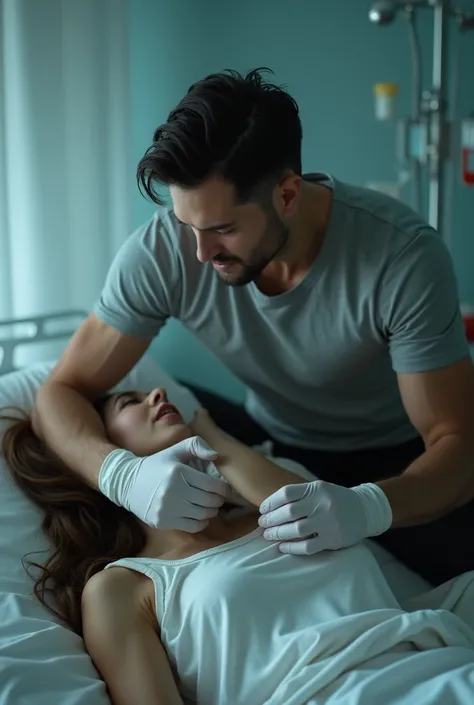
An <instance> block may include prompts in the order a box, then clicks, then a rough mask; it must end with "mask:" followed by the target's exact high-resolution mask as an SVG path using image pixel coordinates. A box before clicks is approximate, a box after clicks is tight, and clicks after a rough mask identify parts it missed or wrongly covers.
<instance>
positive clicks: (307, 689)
mask: <svg viewBox="0 0 474 705" xmlns="http://www.w3.org/2000/svg"><path fill="white" fill-rule="evenodd" d="M262 534H263V529H261V528H257V529H255V530H254V531H252V532H251V533H250V534H248V535H246V536H244V537H242V538H239V539H237V540H235V541H231V542H230V543H226V544H223V545H220V546H216V547H213V548H210V549H208V550H205V551H202V552H200V553H198V554H196V555H194V556H190V557H188V558H183V559H180V560H162V559H154V558H126V559H123V560H119V561H116V562H115V563H113V564H110V565H109V566H107V567H111V565H114V566H124V567H127V568H131V569H132V570H135V571H138V572H140V573H143V574H144V575H146V576H148V577H149V578H150V579H151V580H152V581H153V583H154V586H155V595H156V614H157V618H158V622H159V625H160V628H161V640H162V643H163V645H164V647H165V649H166V652H167V654H168V658H169V660H170V663H171V665H172V668H173V671H174V674H175V677H176V680H177V682H178V687H179V689H180V691H181V694H182V696H183V697H184V698H186V699H188V698H189V699H190V700H191V701H194V702H197V703H199V704H202V705H261V704H263V703H265V705H282V704H283V703H284V704H285V705H302V704H303V703H307V702H309V701H311V702H312V700H311V697H312V696H314V695H316V694H318V700H317V702H318V703H320V702H324V701H325V700H326V698H325V693H327V690H325V689H326V688H327V687H328V686H329V689H330V690H332V689H333V687H334V684H335V682H336V681H338V679H339V678H340V677H341V676H342V675H343V674H345V673H346V672H347V670H348V669H356V668H357V665H358V664H360V663H361V662H362V661H365V662H367V659H369V658H371V657H376V656H378V655H379V654H383V655H384V658H385V657H386V655H387V651H390V647H391V646H392V647H395V648H394V650H393V651H390V653H393V656H394V658H398V657H399V656H402V655H403V653H404V654H405V656H406V654H407V651H411V650H413V649H414V646H413V644H411V645H410V644H409V643H408V642H413V641H414V642H416V643H417V644H418V647H420V646H421V647H423V645H424V644H425V645H426V646H427V647H428V648H429V647H430V644H431V642H430V638H433V637H432V636H431V637H428V635H427V636H425V637H423V634H424V628H423V625H422V623H420V622H419V621H418V627H417V628H416V629H415V630H414V627H413V624H412V623H411V622H410V619H411V618H410V617H409V615H408V614H407V613H405V612H403V611H402V610H401V608H400V605H399V603H398V602H397V600H396V598H395V596H394V595H393V593H392V592H391V590H390V588H389V586H388V584H387V582H386V581H385V579H384V577H383V574H382V573H381V571H380V568H379V566H378V564H377V562H376V560H375V558H374V557H373V555H372V553H371V552H370V550H369V549H368V548H366V547H365V546H363V545H358V546H354V547H351V548H348V549H344V550H340V551H333V552H332V551H325V552H322V553H320V554H318V555H315V556H290V555H287V554H282V553H280V551H279V550H278V547H277V545H276V544H274V543H269V542H268V541H266V540H265V539H264V538H263V536H262ZM407 620H408V621H407ZM428 621H429V620H428ZM414 631H415V633H416V635H417V636H416V637H414ZM435 631H436V630H435ZM429 633H430V634H431V635H432V634H433V625H431V631H430V632H429ZM420 634H421V636H420ZM423 639H424V640H425V641H423ZM436 644H438V645H439V638H437V641H436ZM397 645H398V646H397ZM362 671H363V669H362ZM362 671H361V674H362ZM353 676H354V671H352V674H351V677H353ZM361 677H364V678H365V677H366V676H363V675H361ZM320 698H321V699H320Z"/></svg>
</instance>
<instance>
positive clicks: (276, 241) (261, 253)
mask: <svg viewBox="0 0 474 705" xmlns="http://www.w3.org/2000/svg"><path fill="white" fill-rule="evenodd" d="M289 237H290V230H289V228H288V227H287V226H286V225H285V224H284V223H282V222H281V220H280V219H279V218H278V216H277V215H276V213H273V215H271V216H270V217H269V220H268V223H267V227H266V228H265V232H264V234H263V236H262V239H261V241H260V242H259V244H258V245H257V246H256V247H255V250H254V251H253V252H252V253H251V255H250V256H249V258H248V259H247V260H243V259H241V258H240V257H232V256H226V255H218V256H217V257H214V258H213V261H214V262H216V263H221V262H222V263H225V262H230V263H234V262H235V264H236V265H237V266H238V269H239V270H240V273H238V274H225V273H219V276H220V278H221V279H222V281H223V282H224V283H225V284H228V285H229V286H245V285H246V284H250V282H253V281H255V279H257V278H258V277H259V276H260V274H261V273H262V272H263V270H264V269H265V267H267V266H268V265H269V264H270V262H271V261H272V260H273V259H275V257H276V256H277V255H279V254H280V252H281V251H282V250H283V249H284V248H285V246H286V244H287V242H288V239H289Z"/></svg>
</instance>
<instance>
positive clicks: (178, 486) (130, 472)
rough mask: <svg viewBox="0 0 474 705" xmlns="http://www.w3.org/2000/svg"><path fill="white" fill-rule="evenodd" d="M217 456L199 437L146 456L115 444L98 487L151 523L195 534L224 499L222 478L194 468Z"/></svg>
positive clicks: (216, 510) (105, 463)
mask: <svg viewBox="0 0 474 705" xmlns="http://www.w3.org/2000/svg"><path fill="white" fill-rule="evenodd" d="M216 457H217V454H216V453H215V452H214V451H213V450H212V449H211V448H209V446H208V445H207V444H206V443H205V442H204V441H203V440H202V438H200V437H199V436H193V437H192V438H186V440H184V441H181V442H180V443H176V444H175V445H173V446H171V447H170V448H166V449H165V450H162V451H160V452H158V453H155V454H154V455H150V456H147V457H144V458H139V457H137V456H136V455H134V454H133V453H131V452H130V451H128V450H122V449H116V450H113V451H112V452H111V453H109V455H108V456H107V457H106V459H105V460H104V462H103V463H102V467H101V469H100V473H99V489H100V491H101V492H102V494H104V495H105V496H106V497H108V498H109V499H110V500H111V501H112V502H114V503H115V504H118V505H119V506H122V507H124V508H125V509H128V511H130V512H132V513H133V514H135V516H137V517H138V518H139V519H141V520H142V521H144V522H145V523H146V524H148V525H149V526H153V527H155V528H157V529H178V530H180V531H188V532H189V533H196V532H198V531H202V530H203V529H205V528H206V526H207V525H208V523H209V520H210V519H212V518H213V517H214V516H216V514H217V512H218V510H219V507H221V506H222V504H224V502H226V501H227V499H228V493H229V489H228V488H229V486H228V484H227V483H226V482H224V481H223V480H218V479H216V478H214V477H210V476H209V475H207V474H205V473H203V472H202V471H201V470H200V469H195V467H192V465H193V462H194V463H195V466H196V467H198V468H200V467H202V465H201V464H200V461H202V460H207V461H211V460H213V459H215V458H216Z"/></svg>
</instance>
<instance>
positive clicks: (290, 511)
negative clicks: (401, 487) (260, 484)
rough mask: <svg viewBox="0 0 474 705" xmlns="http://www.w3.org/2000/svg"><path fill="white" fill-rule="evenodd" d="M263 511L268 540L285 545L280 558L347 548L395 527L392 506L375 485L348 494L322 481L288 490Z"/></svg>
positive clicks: (264, 505)
mask: <svg viewBox="0 0 474 705" xmlns="http://www.w3.org/2000/svg"><path fill="white" fill-rule="evenodd" d="M260 512H261V514H262V516H261V517H260V519H259V524H260V526H264V527H265V529H266V530H265V532H264V534H263V535H264V537H265V538H266V539H268V540H270V541H282V542H283V543H280V545H279V549H280V551H281V552H282V553H294V554H306V555H308V554H312V553H319V551H324V550H327V549H329V550H337V549H339V548H345V547H347V546H352V545H354V544H356V543H359V541H362V540H363V539H365V538H367V537H369V536H377V535H378V534H383V533H384V532H385V531H387V529H389V528H390V526H391V524H392V510H391V507H390V503H389V501H388V499H387V497H386V495H385V493H384V491H383V490H382V489H381V488H380V487H379V486H378V485H374V484H372V483H367V484H364V485H359V486H358V487H352V488H350V489H348V488H347V487H340V486H339V485H333V484H331V483H330V482H322V481H320V480H317V481H316V482H308V483H305V484H300V485H287V486H286V487H282V488H281V489H279V490H278V491H277V492H274V494H272V495H270V497H268V498H267V499H266V500H265V501H264V502H262V504H261V505H260ZM267 527H271V528H267Z"/></svg>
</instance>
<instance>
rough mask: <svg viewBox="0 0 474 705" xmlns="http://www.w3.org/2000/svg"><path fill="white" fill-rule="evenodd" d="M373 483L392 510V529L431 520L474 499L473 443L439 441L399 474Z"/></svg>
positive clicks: (457, 439)
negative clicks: (382, 492) (384, 495)
mask: <svg viewBox="0 0 474 705" xmlns="http://www.w3.org/2000/svg"><path fill="white" fill-rule="evenodd" d="M473 435H474V434H473ZM377 484H378V485H379V486H380V487H381V488H382V489H383V490H384V492H385V494H386V495H387V497H388V500H389V502H390V505H391V507H392V513H393V524H392V526H393V527H394V528H395V527H402V526H414V525H416V524H426V523H428V522H431V521H434V520H435V519H438V518H440V517H441V516H444V515H445V514H448V513H449V512H451V511H453V510H454V509H457V508H458V507H460V506H462V505H463V504H466V503H467V502H468V501H469V500H471V499H473V498H474V444H473V441H472V440H470V439H469V440H467V439H464V438H461V437H459V436H454V435H450V436H445V437H443V438H440V439H439V440H438V441H437V442H436V443H434V444H433V445H432V446H431V447H428V448H427V450H426V451H425V452H424V453H423V455H421V456H420V457H419V458H417V459H416V460H415V461H414V462H413V463H412V464H411V465H410V466H409V467H408V468H407V469H406V470H405V471H404V472H403V473H402V474H401V475H399V476H397V477H393V478H389V479H387V480H381V481H380V482H377Z"/></svg>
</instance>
